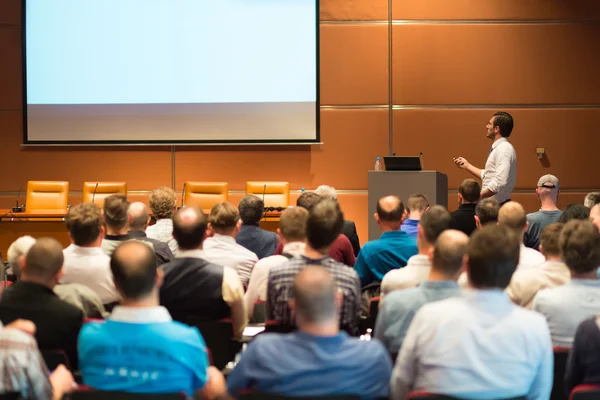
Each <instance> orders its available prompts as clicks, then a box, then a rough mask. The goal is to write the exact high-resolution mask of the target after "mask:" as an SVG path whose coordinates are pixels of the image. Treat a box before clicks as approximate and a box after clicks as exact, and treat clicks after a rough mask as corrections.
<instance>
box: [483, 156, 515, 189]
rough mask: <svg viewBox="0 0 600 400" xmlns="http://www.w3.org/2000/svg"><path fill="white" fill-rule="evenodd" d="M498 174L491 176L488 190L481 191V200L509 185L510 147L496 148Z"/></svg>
mask: <svg viewBox="0 0 600 400" xmlns="http://www.w3.org/2000/svg"><path fill="white" fill-rule="evenodd" d="M496 151H497V155H496V173H495V174H494V175H493V176H491V179H490V182H489V184H488V186H487V188H486V189H485V190H483V191H481V196H480V198H482V199H485V198H487V197H492V196H494V195H495V194H496V193H498V192H499V191H500V190H501V189H502V188H503V187H505V186H506V185H508V176H509V174H510V163H511V158H512V151H510V148H509V147H508V146H502V145H501V146H498V147H497V148H496Z"/></svg>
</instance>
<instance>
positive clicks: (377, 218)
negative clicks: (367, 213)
mask: <svg viewBox="0 0 600 400" xmlns="http://www.w3.org/2000/svg"><path fill="white" fill-rule="evenodd" d="M373 218H375V222H377V223H378V224H379V222H381V220H380V219H379V214H377V213H375V214H373Z"/></svg>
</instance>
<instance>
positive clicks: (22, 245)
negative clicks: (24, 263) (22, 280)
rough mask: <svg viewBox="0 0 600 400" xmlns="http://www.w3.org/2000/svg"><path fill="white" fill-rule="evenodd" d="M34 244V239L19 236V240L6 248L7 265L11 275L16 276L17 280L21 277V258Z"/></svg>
mask: <svg viewBox="0 0 600 400" xmlns="http://www.w3.org/2000/svg"><path fill="white" fill-rule="evenodd" d="M35 242H36V240H35V238H33V237H31V236H21V237H20V238H18V239H17V240H15V241H14V242H12V244H11V245H10V247H9V248H8V252H7V253H6V258H7V261H8V265H9V266H10V268H11V270H12V272H13V274H15V275H16V276H17V278H18V277H20V276H21V264H20V259H21V256H24V257H25V256H27V253H28V252H29V249H31V247H32V246H33V245H34V244H35Z"/></svg>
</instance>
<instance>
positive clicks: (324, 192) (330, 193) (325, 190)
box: [315, 185, 338, 201]
mask: <svg viewBox="0 0 600 400" xmlns="http://www.w3.org/2000/svg"><path fill="white" fill-rule="evenodd" d="M315 193H316V194H318V195H319V196H321V197H322V198H324V199H327V200H333V201H337V199H338V196H337V192H336V191H335V188H334V187H331V186H327V185H321V186H319V187H318V188H316V189H315Z"/></svg>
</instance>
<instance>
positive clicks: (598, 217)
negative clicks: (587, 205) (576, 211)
mask: <svg viewBox="0 0 600 400" xmlns="http://www.w3.org/2000/svg"><path fill="white" fill-rule="evenodd" d="M590 221H592V223H593V224H594V225H596V227H597V228H598V229H600V204H596V205H594V206H592V208H591V210H590Z"/></svg>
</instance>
